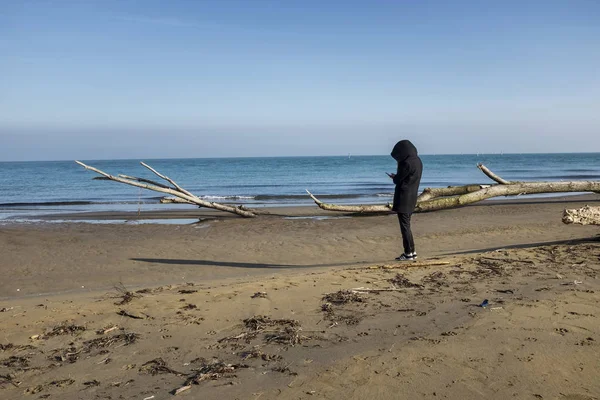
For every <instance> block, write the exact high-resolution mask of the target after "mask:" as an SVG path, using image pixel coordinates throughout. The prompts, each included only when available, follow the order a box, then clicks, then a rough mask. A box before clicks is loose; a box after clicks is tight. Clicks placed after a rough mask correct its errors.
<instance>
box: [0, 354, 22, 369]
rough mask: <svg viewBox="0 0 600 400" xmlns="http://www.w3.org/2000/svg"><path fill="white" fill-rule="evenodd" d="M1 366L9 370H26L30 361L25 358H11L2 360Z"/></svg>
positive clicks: (0, 361)
mask: <svg viewBox="0 0 600 400" xmlns="http://www.w3.org/2000/svg"><path fill="white" fill-rule="evenodd" d="M0 365H2V366H4V367H8V368H18V369H25V368H27V367H29V359H28V358H27V357H23V356H10V357H8V358H6V359H4V360H0Z"/></svg>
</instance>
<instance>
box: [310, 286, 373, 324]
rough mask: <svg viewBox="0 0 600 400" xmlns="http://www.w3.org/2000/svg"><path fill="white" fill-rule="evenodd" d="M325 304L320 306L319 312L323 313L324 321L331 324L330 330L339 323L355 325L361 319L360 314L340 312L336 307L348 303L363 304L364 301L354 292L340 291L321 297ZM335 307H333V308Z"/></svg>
mask: <svg viewBox="0 0 600 400" xmlns="http://www.w3.org/2000/svg"><path fill="white" fill-rule="evenodd" d="M323 300H325V303H323V304H322V305H321V311H323V312H324V313H325V319H327V320H328V321H330V322H331V323H332V324H331V326H330V328H332V327H334V326H337V325H338V324H339V323H342V322H343V323H345V324H346V325H357V324H358V323H359V322H360V321H361V319H362V313H357V312H356V311H352V312H340V310H339V309H338V308H336V307H341V306H343V305H345V304H349V303H365V299H364V298H363V297H362V296H361V295H360V293H358V292H357V291H355V290H340V291H338V292H334V293H327V294H325V295H324V296H323ZM334 306H335V307H334Z"/></svg>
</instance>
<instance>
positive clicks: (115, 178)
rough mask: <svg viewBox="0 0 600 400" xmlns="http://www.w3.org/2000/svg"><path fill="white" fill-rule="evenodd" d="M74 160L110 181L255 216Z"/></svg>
mask: <svg viewBox="0 0 600 400" xmlns="http://www.w3.org/2000/svg"><path fill="white" fill-rule="evenodd" d="M75 162H76V163H77V164H79V165H81V166H82V167H84V168H85V169H88V170H90V171H93V172H95V173H97V174H100V175H102V176H103V177H105V178H107V179H109V180H111V181H115V182H120V183H124V184H126V185H131V186H135V187H140V188H143V189H148V190H153V191H155V192H161V193H166V194H170V195H172V196H175V197H178V198H180V199H183V200H186V201H188V202H190V203H192V204H196V205H198V206H201V207H206V208H213V209H215V210H220V211H225V212H230V213H233V214H237V215H240V216H242V217H245V218H252V217H255V216H256V213H254V212H252V211H249V210H248V209H241V208H239V207H234V206H228V205H224V204H220V203H214V202H208V201H205V200H202V199H201V198H199V197H198V196H196V195H194V194H191V193H190V192H188V191H187V190H184V189H182V188H178V189H173V188H168V187H167V188H165V187H161V186H157V185H154V184H146V183H140V182H137V181H135V180H132V179H126V178H122V177H119V176H113V175H110V174H107V173H106V172H104V171H101V170H99V169H97V168H94V167H91V166H89V165H86V164H84V163H82V162H81V161H75ZM145 166H146V165H145ZM146 167H147V168H151V167H149V166H146ZM153 171H154V170H153ZM155 173H156V174H157V175H159V176H160V177H162V178H163V179H166V180H168V181H169V182H171V183H173V185H175V183H174V182H173V181H172V180H170V179H167V178H166V177H164V176H163V175H161V174H159V173H158V172H156V171H155ZM163 186H164V185H163Z"/></svg>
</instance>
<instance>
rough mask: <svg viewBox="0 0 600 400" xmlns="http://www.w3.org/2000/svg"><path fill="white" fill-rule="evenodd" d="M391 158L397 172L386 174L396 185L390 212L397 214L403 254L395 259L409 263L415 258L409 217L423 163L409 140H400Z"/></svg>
mask: <svg viewBox="0 0 600 400" xmlns="http://www.w3.org/2000/svg"><path fill="white" fill-rule="evenodd" d="M391 155H392V157H393V158H394V160H396V161H397V162H398V170H397V172H396V173H395V174H388V175H389V177H390V178H392V179H393V180H394V183H395V184H396V190H395V191H394V206H393V207H392V211H395V212H396V213H398V221H399V222H400V232H401V233H402V242H403V245H404V253H403V254H401V255H400V256H399V257H396V260H398V261H409V260H415V259H416V258H417V252H416V251H415V241H414V240H413V235H412V231H411V229H410V217H411V215H412V213H413V211H414V209H415V206H416V205H417V195H418V193H419V184H420V183H421V174H422V173H423V163H422V162H421V159H420V158H419V156H418V154H417V148H416V147H415V146H414V145H413V144H412V143H411V142H410V140H401V141H399V142H398V143H396V145H395V146H394V149H393V150H392V154H391Z"/></svg>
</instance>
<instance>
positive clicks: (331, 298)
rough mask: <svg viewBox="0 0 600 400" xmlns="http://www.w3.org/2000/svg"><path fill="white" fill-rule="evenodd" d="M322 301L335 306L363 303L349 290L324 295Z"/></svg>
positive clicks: (356, 294)
mask: <svg viewBox="0 0 600 400" xmlns="http://www.w3.org/2000/svg"><path fill="white" fill-rule="evenodd" d="M323 300H325V301H326V302H327V303H331V304H336V305H340V304H346V303H353V302H357V303H362V302H364V301H365V300H364V299H363V298H362V297H361V296H360V294H358V293H356V292H354V291H351V290H340V291H337V292H334V293H326V294H325V295H324V296H323Z"/></svg>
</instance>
